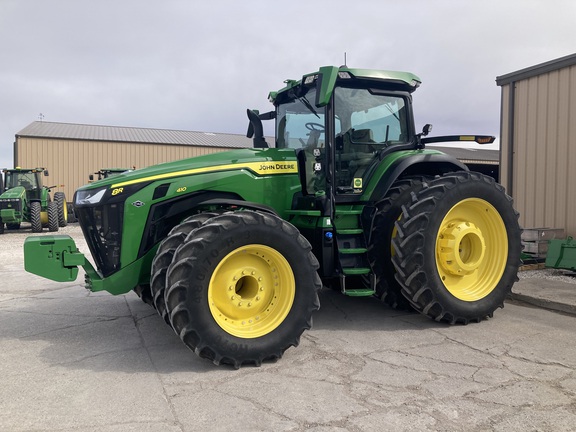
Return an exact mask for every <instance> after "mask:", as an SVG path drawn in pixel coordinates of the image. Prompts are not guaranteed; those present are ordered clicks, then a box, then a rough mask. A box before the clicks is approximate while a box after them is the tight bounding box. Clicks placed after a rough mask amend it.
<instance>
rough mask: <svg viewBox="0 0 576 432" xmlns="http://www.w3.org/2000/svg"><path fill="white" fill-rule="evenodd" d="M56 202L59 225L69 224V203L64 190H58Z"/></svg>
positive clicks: (55, 197) (55, 195)
mask: <svg viewBox="0 0 576 432" xmlns="http://www.w3.org/2000/svg"><path fill="white" fill-rule="evenodd" d="M54 202H55V203H56V204H57V207H58V226H59V227H65V226H66V225H67V224H68V204H67V203H66V195H65V194H64V192H56V193H55V194H54Z"/></svg>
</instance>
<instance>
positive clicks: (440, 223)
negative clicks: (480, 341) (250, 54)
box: [392, 172, 522, 324]
mask: <svg viewBox="0 0 576 432" xmlns="http://www.w3.org/2000/svg"><path fill="white" fill-rule="evenodd" d="M396 227H397V230H398V232H397V235H396V237H395V238H394V239H393V241H392V243H393V246H394V249H395V251H396V254H395V255H394V257H393V258H392V262H393V264H394V266H395V267H396V278H397V280H398V282H399V283H400V285H401V286H402V293H403V294H404V295H405V296H406V297H407V298H408V299H410V301H411V303H412V305H413V306H414V307H415V309H417V310H418V311H419V312H421V313H423V314H424V315H427V316H429V317H430V318H432V319H434V320H436V321H445V322H448V323H450V324H455V323H463V324H467V323H469V322H471V321H474V322H479V321H481V320H483V319H485V318H487V317H492V315H493V313H494V311H495V310H496V309H497V308H499V307H504V299H505V298H506V296H507V295H508V294H509V293H510V290H511V289H512V285H513V284H514V282H515V281H517V280H518V276H517V274H518V267H519V265H520V262H521V261H520V252H521V249H522V247H521V242H520V232H521V230H520V227H519V225H518V213H517V212H516V211H515V210H514V208H513V207H512V199H511V198H510V197H509V196H507V195H506V193H505V192H504V188H503V187H502V186H500V185H499V184H497V183H496V182H495V181H494V179H492V178H491V177H488V176H485V175H482V174H480V173H475V172H455V173H449V174H446V175H444V176H442V177H439V178H436V179H434V180H431V181H429V182H426V183H425V184H423V187H422V189H421V190H419V191H417V192H415V193H414V195H413V197H412V202H411V204H410V205H406V206H405V207H404V212H403V214H402V218H401V219H400V220H399V221H397V222H396Z"/></svg>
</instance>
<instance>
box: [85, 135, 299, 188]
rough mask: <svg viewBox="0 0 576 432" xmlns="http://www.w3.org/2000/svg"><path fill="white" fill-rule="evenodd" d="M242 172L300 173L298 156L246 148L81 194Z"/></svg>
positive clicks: (128, 176)
mask: <svg viewBox="0 0 576 432" xmlns="http://www.w3.org/2000/svg"><path fill="white" fill-rule="evenodd" d="M270 144H271V143H270ZM238 169H246V170H248V171H251V172H253V173H254V174H256V175H270V174H295V173H297V172H298V168H297V165H296V154H295V152H294V150H293V149H275V148H269V149H251V148H246V149H241V150H232V151H225V152H218V153H213V154H209V155H204V156H197V157H193V158H189V159H182V160H177V161H174V162H167V163H162V164H159V165H153V166H150V167H148V168H142V169H138V170H135V171H130V172H125V173H122V174H119V175H116V176H114V177H112V178H106V179H102V180H99V181H95V182H93V183H90V184H87V185H84V186H82V187H81V188H79V189H78V190H79V191H84V190H91V189H96V188H102V187H103V186H109V187H112V188H118V187H125V186H130V185H136V184H140V183H148V182H153V181H157V180H170V179H173V178H176V177H181V176H188V175H194V174H203V173H208V172H216V171H230V170H238Z"/></svg>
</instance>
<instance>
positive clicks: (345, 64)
mask: <svg viewBox="0 0 576 432" xmlns="http://www.w3.org/2000/svg"><path fill="white" fill-rule="evenodd" d="M344 66H346V67H348V64H347V63H346V51H344Z"/></svg>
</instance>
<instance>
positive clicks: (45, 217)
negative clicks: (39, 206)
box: [40, 212, 48, 225]
mask: <svg viewBox="0 0 576 432" xmlns="http://www.w3.org/2000/svg"><path fill="white" fill-rule="evenodd" d="M40 223H41V224H43V225H46V224H47V223H48V212H40Z"/></svg>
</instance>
